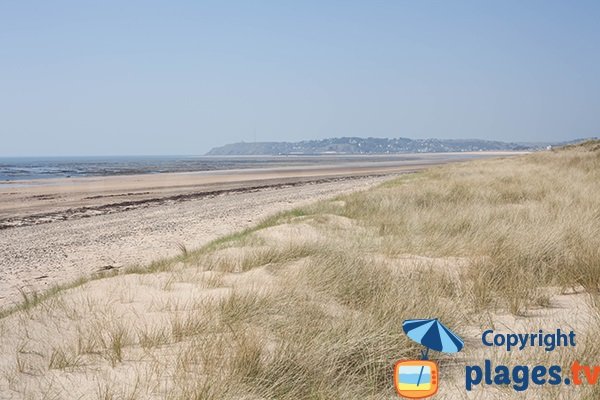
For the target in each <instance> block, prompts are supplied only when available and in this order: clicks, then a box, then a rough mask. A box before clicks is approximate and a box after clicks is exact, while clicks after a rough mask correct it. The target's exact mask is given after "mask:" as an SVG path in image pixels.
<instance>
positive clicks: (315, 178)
mask: <svg viewBox="0 0 600 400" xmlns="http://www.w3.org/2000/svg"><path fill="white" fill-rule="evenodd" d="M499 154H502V155H504V154H506V153H484V154H479V153H477V154H465V155H456V154H455V155H444V154H435V155H419V156H414V159H412V160H408V161H407V160H405V159H403V160H402V161H397V162H390V161H386V162H368V163H366V162H353V163H344V164H339V165H327V166H321V167H318V166H306V167H287V168H286V167H283V168H278V169H267V168H265V169H253V170H230V171H211V172H198V173H170V174H158V175H132V176H119V177H103V178H97V177H94V178H73V179H47V180H37V181H28V182H13V183H9V184H6V183H4V184H2V185H0V307H2V306H6V305H9V304H11V303H13V302H15V301H18V300H20V294H19V290H22V289H25V290H32V289H33V290H43V289H44V288H48V287H50V286H52V285H54V284H57V283H65V282H69V281H72V280H74V279H76V278H77V277H79V276H82V275H89V274H92V273H95V272H97V271H99V270H102V269H107V268H121V267H123V266H127V265H131V264H142V263H147V262H150V261H151V260H154V259H157V258H160V257H166V256H171V255H174V254H176V253H177V252H178V251H179V245H184V246H186V247H187V248H196V247H199V246H201V245H203V244H205V243H207V242H209V241H210V240H213V239H215V238H217V237H219V236H221V235H224V234H227V233H230V232H234V231H237V230H240V229H243V228H245V227H248V226H250V225H253V224H255V223H257V222H258V221H259V220H261V219H262V218H265V217H267V216H268V215H270V214H273V213H276V212H278V211H281V210H284V209H289V208H292V207H295V206H298V205H301V204H304V203H307V202H313V201H315V200H318V199H320V198H325V197H328V196H333V195H336V194H341V193H346V192H349V191H354V190H358V189H363V188H367V187H369V186H371V185H374V184H377V183H379V182H381V181H382V180H384V179H386V178H389V177H390V176H393V175H395V174H399V173H407V172H412V171H417V170H420V169H423V168H427V167H430V166H432V165H438V164H443V163H447V162H452V161H460V160H461V159H464V158H466V157H487V156H497V155H499Z"/></svg>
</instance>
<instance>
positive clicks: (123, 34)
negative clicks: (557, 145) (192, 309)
mask: <svg viewBox="0 0 600 400" xmlns="http://www.w3.org/2000/svg"><path fill="white" fill-rule="evenodd" d="M599 20H600V2H598V1H589V2H586V1H562V2H556V1H514V2H513V1H497V2H490V1H486V2H481V1H458V2H451V1H410V2H407V1H361V2H359V1H239V2H226V1H215V2H204V1H162V2H159V1H127V2H126V1H102V2H92V1H81V0H79V1H59V0H57V1H27V0H18V1H17V0H14V1H11V0H5V1H2V2H0V138H1V139H0V155H4V156H18V155H94V154H101V155H109V154H201V153H204V152H206V151H208V150H209V149H210V148H211V147H213V146H217V145H222V144H225V143H230V142H237V141H254V140H255V139H256V140H258V141H267V140H289V141H295V140H302V139H316V138H324V137H333V136H377V137H398V136H403V137H412V138H426V137H439V138H483V139H498V140H508V141H547V140H564V139H572V138H576V137H586V136H595V135H599V134H600V112H599V110H600V73H599V71H600V69H599V68H600V67H599V66H600V23H598V21H599Z"/></svg>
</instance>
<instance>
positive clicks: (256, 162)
mask: <svg viewBox="0 0 600 400" xmlns="http://www.w3.org/2000/svg"><path fill="white" fill-rule="evenodd" d="M411 158H412V159H414V157H411V156H406V155H405V156H399V155H394V156H391V155H390V156H388V157H382V156H365V155H363V156H358V157H357V156H350V155H347V156H344V155H337V156H323V155H317V156H310V155H284V156H94V157H0V182H4V183H6V181H9V182H10V181H23V180H30V179H44V178H76V177H85V176H113V175H135V174H160V173H165V172H195V171H215V170H231V169H248V168H269V167H271V168H276V167H281V166H294V165H298V166H300V165H323V164H335V163H339V162H356V161H385V160H394V161H398V160H400V159H411Z"/></svg>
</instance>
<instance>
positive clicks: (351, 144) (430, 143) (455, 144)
mask: <svg viewBox="0 0 600 400" xmlns="http://www.w3.org/2000/svg"><path fill="white" fill-rule="evenodd" d="M581 140H584V139H578V140H574V141H570V142H560V143H552V142H547V143H507V142H499V141H491V140H480V139H409V138H389V139H388V138H372V137H369V138H359V137H341V138H330V139H321V140H303V141H301V142H254V143H247V142H241V143H232V144H227V145H225V146H220V147H215V148H213V149H212V150H210V151H209V152H208V153H207V155H214V156H225V155H228V156H233V155H294V154H296V155H313V154H314V155H317V154H393V153H442V152H465V151H493V150H495V151H502V150H510V151H518V150H541V149H545V148H548V147H549V146H561V145H566V144H571V143H575V142H579V141H581Z"/></svg>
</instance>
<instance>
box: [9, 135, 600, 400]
mask: <svg viewBox="0 0 600 400" xmlns="http://www.w3.org/2000/svg"><path fill="white" fill-rule="evenodd" d="M598 198H600V143H598V142H589V143H585V144H583V145H578V146H572V147H569V148H566V149H558V150H554V151H550V152H543V153H536V154H531V155H527V156H522V157H517V158H510V159H497V160H483V161H473V162H466V163H461V164H455V165H450V166H444V167H440V168H434V169H431V170H429V171H426V172H423V173H418V174H411V175H406V176H402V177H400V178H398V179H395V180H392V181H390V182H387V183H386V184H384V185H382V186H380V187H377V188H375V189H372V190H369V191H364V192H357V193H354V194H351V195H345V196H341V197H339V198H336V199H332V200H330V201H324V202H320V203H316V204H313V205H311V206H308V207H304V208H302V209H296V210H292V211H289V212H286V213H282V214H278V215H276V216H273V217H271V218H269V219H268V220H266V221H264V222H263V223H261V224H259V225H258V226H256V227H255V228H253V229H248V230H246V231H244V232H240V233H237V234H234V235H230V236H227V237H224V238H222V239H219V240H217V241H215V242H213V243H210V244H209V245H207V246H204V247H203V248H201V249H199V250H189V249H187V248H181V254H180V256H178V257H176V258H174V259H169V260H160V261H157V262H155V263H153V264H152V265H150V266H148V267H144V268H141V267H138V268H132V269H129V270H128V271H127V272H128V273H127V274H121V275H117V276H113V277H107V278H104V279H101V280H96V281H90V282H87V283H84V282H80V283H81V284H82V285H81V286H78V287H70V288H68V290H55V291H54V292H53V293H52V294H51V295H44V296H37V297H32V296H31V295H26V294H25V295H24V297H25V300H26V302H25V303H24V304H23V305H21V306H19V307H18V308H16V309H14V310H12V312H11V313H8V315H5V316H4V317H3V318H2V319H0V333H2V334H3V337H4V338H5V340H4V341H3V343H2V344H0V354H1V355H0V389H1V390H2V391H5V390H6V391H9V392H13V393H25V394H29V395H31V396H32V397H44V396H46V398H68V397H69V396H70V395H72V394H73V393H79V392H78V390H84V389H82V388H85V387H90V386H91V387H93V388H94V391H95V395H96V397H98V398H129V399H135V398H139V399H142V398H168V399H170V398H173V399H189V398H197V399H205V398H206V399H211V398H214V399H221V398H250V399H254V398H257V399H258V398H278V399H288V398H289V399H292V398H323V399H325V398H327V399H329V398H387V397H389V396H393V389H392V387H391V385H390V376H391V370H392V365H393V362H394V361H395V360H397V359H401V358H413V357H417V356H418V348H417V346H416V345H415V344H414V343H412V342H410V341H409V340H408V339H407V338H406V336H405V335H404V334H403V333H402V330H401V324H402V321H403V320H404V319H407V318H427V317H437V318H440V319H441V320H442V321H444V322H445V323H446V324H448V325H449V326H452V327H453V328H454V329H456V330H457V331H459V332H463V331H465V330H466V329H468V327H469V326H470V325H477V324H479V323H480V322H481V319H485V318H488V316H489V315H490V314H494V313H496V314H503V313H504V314H506V313H509V314H513V315H527V313H528V312H530V311H531V310H532V309H535V308H539V307H546V306H548V305H550V304H551V299H552V297H553V296H555V295H557V294H560V293H564V292H576V293H588V294H589V295H590V298H592V299H595V298H596V297H597V294H598V292H599V291H600V250H599V249H600V235H599V233H600V232H599V230H600V205H599V204H598ZM595 304H597V302H596V303H595ZM593 321H596V320H593ZM593 323H594V324H597V325H600V324H598V323H597V322H593ZM58 332H60V334H58ZM592 344H593V343H592V342H590V343H588V344H586V346H585V351H586V353H585V357H586V358H589V359H592V360H593V357H594V356H600V349H599V348H598V346H593V345H592ZM582 354H583V353H582ZM441 357H442V359H441V362H442V363H449V362H450V360H449V359H448V360H447V359H445V358H443V356H441ZM582 357H583V355H582ZM446 371H447V372H446V373H451V369H446ZM73 377H76V378H77V379H78V380H79V381H78V382H79V383H80V384H81V386H78V385H76V386H73V383H72V382H73ZM86 385H88V386H86ZM65 388H71V389H70V390H72V391H73V392H69V391H68V390H67V389H65ZM579 394H580V393H579ZM24 397H25V396H24Z"/></svg>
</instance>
